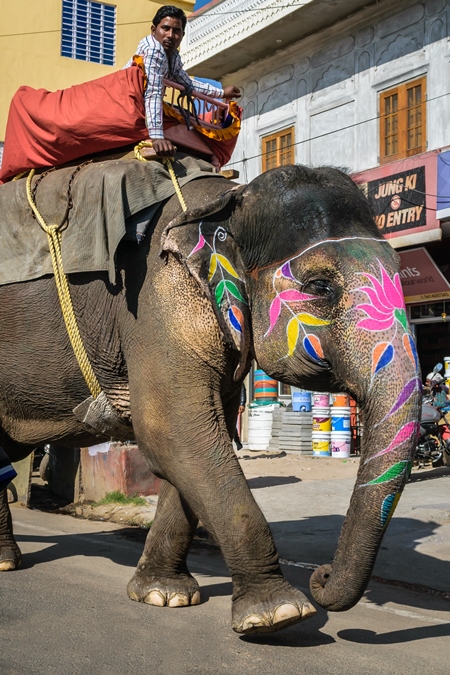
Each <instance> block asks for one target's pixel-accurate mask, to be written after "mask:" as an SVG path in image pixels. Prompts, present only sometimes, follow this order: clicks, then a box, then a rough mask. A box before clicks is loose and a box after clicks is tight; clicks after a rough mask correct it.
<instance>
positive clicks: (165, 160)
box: [134, 141, 187, 211]
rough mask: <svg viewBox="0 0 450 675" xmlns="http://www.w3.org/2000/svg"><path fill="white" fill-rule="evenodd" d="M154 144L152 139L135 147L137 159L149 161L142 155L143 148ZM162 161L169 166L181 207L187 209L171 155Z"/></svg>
mask: <svg viewBox="0 0 450 675" xmlns="http://www.w3.org/2000/svg"><path fill="white" fill-rule="evenodd" d="M152 147H153V144H152V142H151V141H141V142H140V143H138V144H137V145H136V146H135V147H134V156H135V157H136V159H138V160H139V161H140V162H147V161H148V160H147V159H146V158H145V157H143V156H142V155H141V148H152ZM161 159H162V161H163V162H164V164H165V165H166V167H167V170H168V172H169V174H170V177H171V179H172V183H173V186H174V188H175V192H176V193H177V197H178V199H179V200H180V204H181V208H182V209H183V211H187V204H186V202H185V201H184V197H183V193H182V192H181V188H180V184H179V182H178V178H177V176H176V173H175V171H174V168H173V164H172V160H171V159H170V157H161Z"/></svg>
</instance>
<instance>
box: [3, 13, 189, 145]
mask: <svg viewBox="0 0 450 675" xmlns="http://www.w3.org/2000/svg"><path fill="white" fill-rule="evenodd" d="M106 4H110V5H115V6H116V7H117V10H116V63H115V65H114V66H104V65H101V64H98V63H90V62H88V61H80V60H78V59H70V58H67V57H65V56H61V21H62V0H37V1H36V0H34V1H32V0H0V17H1V22H0V141H1V140H4V138H5V128H6V119H7V116H8V110H9V104H10V101H11V98H12V96H13V95H14V93H15V92H16V91H17V89H18V88H19V87H20V86H22V85H28V86H30V87H34V88H35V89H39V88H44V89H48V90H50V91H54V90H56V89H65V88H66V87H70V86H71V85H72V84H79V83H80V82H87V81H88V80H93V79H95V78H97V77H102V76H103V75H107V74H108V73H111V72H113V71H114V70H120V68H122V67H123V66H124V65H125V64H126V62H127V61H128V59H129V58H130V57H131V56H133V53H134V50H135V49H136V46H137V44H138V42H139V40H141V39H142V38H143V37H144V36H145V35H148V33H149V32H150V26H151V20H152V18H153V17H154V15H155V14H156V12H157V11H158V9H159V7H161V6H163V5H165V4H174V5H175V6H177V7H181V9H183V10H184V11H185V12H186V14H189V13H191V12H192V11H193V7H194V0H186V2H172V0H170V2H169V1H168V0H167V1H166V2H154V1H152V0H116V1H115V2H108V3H106Z"/></svg>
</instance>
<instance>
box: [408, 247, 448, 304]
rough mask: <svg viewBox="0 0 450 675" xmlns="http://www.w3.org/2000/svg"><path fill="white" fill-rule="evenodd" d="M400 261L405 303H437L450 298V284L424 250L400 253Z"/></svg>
mask: <svg viewBox="0 0 450 675" xmlns="http://www.w3.org/2000/svg"><path fill="white" fill-rule="evenodd" d="M400 260H401V270H400V281H401V284H402V288H403V294H404V296H405V302H407V303H409V304H412V303H418V302H420V303H425V302H437V301H439V300H445V299H447V298H450V283H449V282H448V281H447V279H446V278H445V277H444V275H443V274H442V272H441V271H440V269H439V267H438V266H437V265H436V263H435V262H434V260H433V259H432V257H431V256H430V254H429V253H428V251H427V250H426V249H425V248H423V247H421V248H413V249H410V250H409V251H401V253H400Z"/></svg>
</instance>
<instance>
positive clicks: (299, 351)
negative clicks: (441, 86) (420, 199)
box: [162, 166, 421, 611]
mask: <svg viewBox="0 0 450 675" xmlns="http://www.w3.org/2000/svg"><path fill="white" fill-rule="evenodd" d="M162 248H163V251H172V252H173V253H174V254H175V255H177V256H179V257H180V258H181V259H182V260H183V262H184V263H185V264H186V265H187V267H188V268H189V270H190V272H191V274H192V275H194V277H195V278H196V279H197V280H198V282H199V283H200V284H201V286H202V287H203V288H204V290H205V292H206V293H207V294H208V295H209V297H210V298H211V302H212V304H213V306H214V309H215V311H216V314H217V317H218V320H219V323H220V324H221V326H222V329H223V332H224V335H225V336H226V337H227V339H228V340H229V341H230V342H232V344H233V345H234V347H235V348H236V349H237V350H238V351H239V352H240V366H239V367H238V369H237V371H236V374H235V377H236V378H237V379H239V378H241V377H242V375H243V372H244V371H245V368H246V367H247V363H248V358H249V355H254V357H255V358H256V360H257V362H258V365H259V366H260V367H261V368H263V369H264V371H265V372H266V373H268V374H269V375H271V376H272V377H275V378H276V379H278V380H281V381H283V382H286V383H288V384H291V385H296V386H301V387H305V388H308V389H313V390H316V391H334V392H337V391H346V392H348V393H349V394H351V395H352V396H353V397H354V398H355V399H356V401H357V403H358V405H359V407H360V410H361V412H362V416H363V424H364V433H363V449H362V453H361V459H360V467H359V471H358V476H357V480H356V484H355V487H354V491H353V495H352V499H351V503H350V507H349V510H348V513H347V516H346V519H345V522H344V525H343V528H342V532H341V535H340V539H339V543H338V548H337V551H336V553H335V557H334V560H333V564H332V565H331V566H330V565H324V566H322V567H320V568H319V569H317V570H316V571H315V572H314V573H313V575H312V578H311V591H312V593H313V596H314V598H315V599H316V601H317V602H318V603H319V604H320V605H322V606H323V607H325V608H326V609H329V610H334V611H342V610H345V609H349V608H350V607H352V606H353V605H355V604H356V603H357V602H358V600H359V599H360V598H361V596H362V594H363V593H364V590H365V588H366V586H367V583H368V581H369V578H370V575H371V571H372V569H373V565H374V562H375V558H376V554H377V551H378V547H379V545H380V542H381V539H382V537H383V534H384V532H385V529H386V526H387V524H388V522H389V519H390V518H391V516H392V513H393V511H394V509H395V506H396V504H397V502H398V499H399V497H400V494H401V492H402V489H403V487H404V485H405V483H406V481H407V478H408V475H409V471H410V467H411V458H412V454H413V451H414V447H415V441H416V437H417V432H418V416H419V405H420V396H421V384H420V379H419V373H418V360H417V354H416V350H415V345H414V340H413V337H412V335H411V333H410V330H409V326H408V322H407V318H406V312H405V306H404V300H403V294H402V289H401V285H400V277H399V273H398V272H399V265H398V263H399V261H398V256H397V254H396V253H395V251H394V250H393V249H392V248H391V247H390V245H389V243H388V242H387V241H385V240H384V239H383V238H381V236H380V235H379V233H378V231H377V228H376V226H375V224H374V221H373V217H372V214H371V212H370V209H369V206H368V203H367V200H366V198H365V197H364V195H363V193H362V191H361V190H360V189H359V187H358V186H357V185H355V183H354V182H353V181H352V180H351V179H350V178H349V177H348V176H347V175H346V174H345V173H343V172H341V171H339V170H337V169H332V168H327V167H324V168H318V169H308V168H305V167H301V166H288V167H283V168H280V169H274V170H272V171H269V172H267V173H266V174H263V175H262V176H260V177H259V178H257V179H255V180H254V181H252V182H251V183H250V184H249V185H248V186H241V187H239V188H235V189H233V190H231V191H229V192H228V193H226V194H225V195H224V196H223V197H222V198H220V199H219V200H217V201H216V202H215V203H214V204H213V205H209V207H208V208H206V209H203V210H202V209H199V210H198V211H197V212H196V211H192V212H190V213H187V214H184V215H183V216H181V217H180V218H179V219H178V220H176V221H173V222H172V223H171V224H170V225H169V226H168V228H166V231H165V233H164V235H163V242H162Z"/></svg>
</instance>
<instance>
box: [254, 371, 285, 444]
mask: <svg viewBox="0 0 450 675" xmlns="http://www.w3.org/2000/svg"><path fill="white" fill-rule="evenodd" d="M254 396H255V398H254V400H253V401H252V402H251V403H250V405H249V417H248V445H249V448H250V450H267V449H268V447H269V443H270V439H271V436H272V424H273V411H274V410H275V409H276V408H277V407H278V406H280V405H281V404H280V403H279V401H278V400H277V396H278V383H277V381H276V380H273V379H272V378H271V377H269V376H268V375H266V373H265V372H264V371H263V370H255V373H254Z"/></svg>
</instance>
